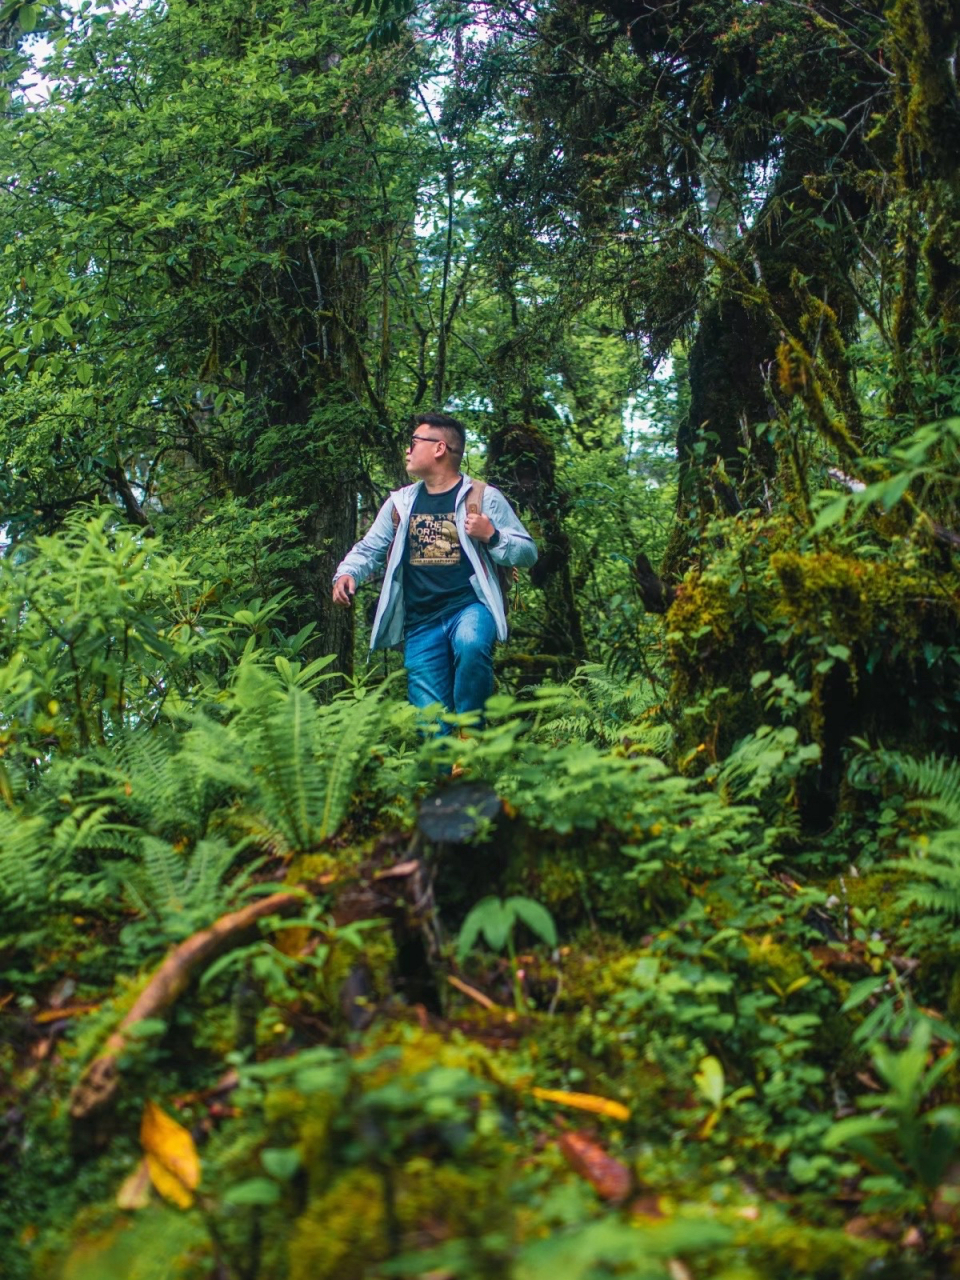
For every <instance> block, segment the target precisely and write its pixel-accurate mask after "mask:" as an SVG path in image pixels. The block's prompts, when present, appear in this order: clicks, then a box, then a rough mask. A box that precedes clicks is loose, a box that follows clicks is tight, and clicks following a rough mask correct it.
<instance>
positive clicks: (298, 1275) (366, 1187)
mask: <svg viewBox="0 0 960 1280" xmlns="http://www.w3.org/2000/svg"><path fill="white" fill-rule="evenodd" d="M389 1252H390V1242H389V1238H388V1233H387V1210H386V1204H385V1200H384V1184H383V1179H382V1178H381V1177H380V1176H379V1175H378V1174H376V1173H373V1172H371V1171H370V1170H369V1169H351V1170H350V1171H349V1172H348V1173H345V1174H343V1175H342V1176H341V1177H340V1178H338V1179H337V1181H336V1182H335V1183H334V1184H333V1186H332V1187H331V1188H330V1189H329V1191H327V1192H326V1193H325V1194H324V1195H321V1196H317V1197H316V1198H314V1199H312V1200H311V1201H310V1203H309V1204H308V1206H307V1208H306V1210H305V1211H304V1212H303V1213H302V1214H301V1215H300V1217H299V1218H298V1219H297V1222H296V1225H295V1227H294V1229H293V1237H292V1239H291V1241H290V1245H289V1250H288V1258H289V1278H290V1280H363V1277H364V1276H366V1275H368V1274H369V1268H370V1266H371V1264H373V1263H376V1262H381V1261H383V1259H384V1258H386V1257H387V1256H388V1254H389Z"/></svg>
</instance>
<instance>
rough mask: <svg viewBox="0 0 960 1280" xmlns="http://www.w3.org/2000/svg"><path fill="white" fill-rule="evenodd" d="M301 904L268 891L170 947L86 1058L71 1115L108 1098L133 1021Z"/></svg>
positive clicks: (162, 1009) (293, 896) (163, 1005)
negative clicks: (257, 929) (247, 937)
mask: <svg viewBox="0 0 960 1280" xmlns="http://www.w3.org/2000/svg"><path fill="white" fill-rule="evenodd" d="M302 908H303V894H302V893H300V892H295V893H294V892H287V893H274V894H271V895H270V897H269V898H261V899H260V901H259V902H254V903H251V904H250V906H248V907H242V908H241V909H240V910H239V911H231V912H229V914H227V915H225V916H221V917H220V919H219V920H217V921H216V922H215V923H214V924H212V925H210V927H209V928H208V929H201V930H200V932H199V933H195V934H193V936H192V937H190V938H187V940H186V941H185V942H181V943H180V945H179V946H177V947H174V949H173V950H172V951H171V952H170V954H169V955H168V956H167V958H166V959H165V960H164V961H163V963H162V964H161V965H160V967H159V969H157V971H156V973H155V974H154V975H153V977H152V978H151V979H150V981H149V982H148V983H147V985H146V987H144V989H143V991H142V992H141V993H140V995H139V996H138V997H137V999H136V1000H135V1001H134V1004H133V1007H132V1008H131V1009H130V1011H129V1012H128V1013H127V1015H126V1017H125V1018H124V1019H123V1021H122V1022H121V1023H120V1025H119V1027H117V1029H116V1031H114V1033H113V1034H112V1035H111V1036H110V1038H109V1039H108V1040H107V1042H106V1045H105V1046H104V1051H103V1052H102V1053H101V1054H99V1055H98V1056H97V1057H96V1058H95V1059H94V1060H93V1062H91V1063H90V1065H89V1067H87V1069H86V1071H85V1072H84V1073H83V1075H82V1077H81V1078H80V1081H79V1082H78V1084H77V1085H76V1087H75V1088H74V1090H73V1093H72V1095H71V1097H70V1117H71V1119H72V1120H73V1121H74V1122H77V1121H81V1120H86V1119H87V1118H88V1117H90V1116H91V1115H93V1114H95V1113H96V1112H98V1111H102V1110H103V1108H104V1107H106V1106H107V1105H108V1104H109V1103H110V1102H111V1101H112V1100H113V1098H114V1095H115V1094H116V1091H117V1087H118V1085H119V1083H120V1067H119V1060H120V1056H121V1054H122V1053H123V1052H124V1050H125V1049H126V1048H127V1046H128V1044H129V1041H130V1031H131V1028H132V1027H133V1026H134V1025H135V1024H136V1023H138V1022H143V1021H144V1020H145V1019H147V1018H158V1017H160V1016H162V1015H163V1014H165V1013H166V1012H167V1010H168V1009H170V1008H171V1006H172V1005H173V1004H175V1003H176V1001H177V999H178V997H179V996H180V995H181V994H182V993H183V992H184V991H185V990H186V988H187V987H188V986H189V984H190V981H191V979H192V978H193V976H194V974H195V973H196V972H197V970H198V969H200V968H202V967H203V966H204V965H206V964H208V963H209V962H210V961H211V960H213V959H215V957H216V956H218V955H220V954H221V953H222V952H223V951H226V950H227V949H228V948H229V947H232V946H236V944H237V943H238V942H239V941H240V940H241V939H242V938H243V937H244V936H245V935H246V934H247V933H249V932H250V930H251V929H252V928H253V927H254V926H255V925H257V924H259V922H260V921H261V920H263V919H265V918H266V917H268V916H272V915H281V916H286V915H293V914H294V912H296V911H298V910H301V909H302Z"/></svg>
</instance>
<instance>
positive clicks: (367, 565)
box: [333, 476, 537, 649]
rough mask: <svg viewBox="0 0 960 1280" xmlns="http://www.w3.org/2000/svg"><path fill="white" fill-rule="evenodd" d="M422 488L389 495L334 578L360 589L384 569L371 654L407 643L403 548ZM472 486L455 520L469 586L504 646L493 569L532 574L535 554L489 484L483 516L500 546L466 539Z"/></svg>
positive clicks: (463, 492)
mask: <svg viewBox="0 0 960 1280" xmlns="http://www.w3.org/2000/svg"><path fill="white" fill-rule="evenodd" d="M422 483H423V481H422V480H418V481H417V482H416V484H408V485H404V486H403V488H402V489H395V490H394V491H393V493H391V494H390V497H389V498H388V499H387V500H386V502H385V503H384V504H383V506H382V507H381V508H380V510H379V511H378V512H377V518H376V520H374V522H373V524H372V525H371V526H370V530H369V532H368V533H367V534H366V535H365V536H364V537H363V538H361V539H360V541H359V542H358V543H357V544H356V545H355V546H354V547H353V548H351V550H350V551H348V552H347V554H346V555H345V556H344V558H343V559H342V560H341V561H340V564H339V565H338V566H337V571H336V573H335V574H334V575H333V580H334V582H336V580H337V578H342V577H343V575H344V574H345V573H349V574H350V576H351V577H352V578H353V580H354V581H355V582H356V584H357V586H359V585H360V583H361V582H364V581H366V579H367V578H370V577H373V576H374V575H375V574H377V573H379V572H380V571H381V570H382V569H383V567H384V564H386V572H385V574H384V578H383V586H382V587H381V588H380V601H379V603H378V605H377V612H376V616H375V617H374V620H373V631H372V632H371V635H370V648H371V649H389V648H390V647H391V646H392V645H396V644H400V642H401V641H402V640H403V618H404V610H403V548H404V545H405V544H406V540H407V531H408V529H409V527H410V513H411V511H412V510H413V504H414V502H415V501H416V498H417V494H418V493H419V492H420V485H421V484H422ZM471 484H472V481H471V479H470V477H469V476H464V477H463V483H462V484H461V486H460V488H459V490H458V491H457V501H456V509H455V512H454V520H455V522H456V526H457V531H458V533H459V534H460V546H461V547H462V548H463V551H464V554H465V555H466V556H467V559H468V560H469V561H470V563H471V565H472V566H473V574H472V575H471V578H470V584H471V586H472V587H473V589H474V591H475V592H476V593H477V599H478V600H480V601H482V602H483V603H484V604H485V605H486V606H487V608H488V609H489V610H490V612H491V613H492V614H493V616H494V618H495V619H496V623H497V638H498V639H499V640H506V638H507V617H506V613H505V612H504V607H503V597H502V596H501V594H500V583H499V582H498V580H497V573H496V569H495V568H494V567H493V566H494V565H496V564H502V565H508V566H510V567H513V568H517V569H525V568H529V566H530V565H532V564H534V563H535V562H536V559H537V548H536V545H535V543H534V541H533V539H532V538H531V537H530V535H529V533H527V531H526V529H525V528H524V527H523V525H522V524H521V523H520V521H519V519H518V518H517V516H516V513H515V512H514V510H513V507H511V506H510V503H509V502H508V501H507V500H506V498H505V497H504V496H503V494H502V493H501V492H500V490H499V489H495V488H494V487H493V485H489V484H488V485H487V486H486V488H485V489H484V492H483V514H484V515H485V516H489V517H490V519H491V520H492V521H493V524H494V527H495V528H496V529H497V530H498V531H499V533H500V538H499V541H498V542H497V545H496V546H495V547H492V548H491V547H488V546H486V545H485V544H484V543H482V542H479V541H476V540H475V539H473V538H469V537H467V534H466V531H465V528H464V525H465V523H466V519H467V503H466V497H467V493H468V491H469V489H470V486H471ZM394 507H396V509H397V511H398V512H399V514H400V524H399V525H398V526H397V527H396V529H395V528H394V523H393V509H394ZM394 535H396V536H394Z"/></svg>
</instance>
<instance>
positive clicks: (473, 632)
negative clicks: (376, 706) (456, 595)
mask: <svg viewBox="0 0 960 1280" xmlns="http://www.w3.org/2000/svg"><path fill="white" fill-rule="evenodd" d="M496 639H497V624H496V622H495V620H494V617H493V614H492V613H491V612H490V610H489V609H488V608H487V606H486V605H485V604H481V603H480V601H479V600H478V601H477V602H476V604H468V605H465V606H464V608H462V609H460V610H459V611H458V612H457V613H450V614H448V615H447V616H446V617H444V618H440V619H438V620H437V621H436V622H426V623H424V624H423V625H422V626H419V627H417V628H416V630H415V631H410V632H408V633H407V636H406V638H405V640H404V644H403V665H404V666H405V667H406V669H407V697H408V698H409V700H410V702H412V703H413V705H414V706H415V707H429V706H431V705H432V704H433V703H435V702H439V703H441V705H442V706H444V707H446V709H447V710H448V711H456V712H462V711H480V710H481V709H482V708H483V704H484V703H485V702H486V700H487V699H488V698H489V697H490V695H491V694H492V693H493V646H494V643H495V642H496Z"/></svg>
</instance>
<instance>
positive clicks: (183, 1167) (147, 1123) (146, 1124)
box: [140, 1102, 200, 1209]
mask: <svg viewBox="0 0 960 1280" xmlns="http://www.w3.org/2000/svg"><path fill="white" fill-rule="evenodd" d="M140 1141H141V1143H142V1144H143V1149H144V1151H146V1153H147V1168H148V1169H149V1171H150V1181H151V1182H152V1183H153V1185H154V1186H155V1187H156V1189H157V1190H158V1191H159V1192H160V1194H161V1195H162V1196H163V1197H164V1198H165V1199H167V1200H170V1201H172V1202H173V1203H174V1204H177V1205H179V1206H180V1207H181V1208H182V1209H189V1208H190V1206H191V1205H192V1204H193V1191H194V1190H195V1189H196V1188H197V1187H198V1186H199V1185H200V1157H199V1156H198V1155H197V1148H196V1147H195V1146H194V1144H193V1138H192V1137H191V1136H190V1132H189V1130H187V1129H185V1128H184V1127H183V1125H182V1124H178V1123H177V1121H176V1120H174V1119H172V1118H171V1117H170V1116H168V1115H167V1113H166V1112H165V1111H161V1109H160V1108H159V1107H158V1106H157V1105H156V1103H154V1102H147V1104H146V1106H145V1107H144V1109H143V1119H142V1120H141V1122H140Z"/></svg>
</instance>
